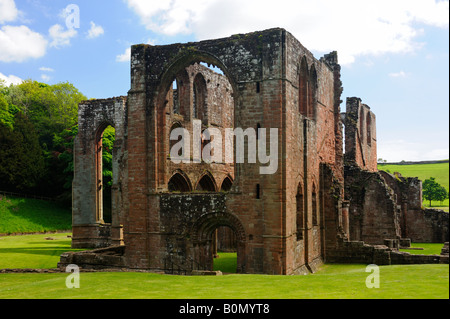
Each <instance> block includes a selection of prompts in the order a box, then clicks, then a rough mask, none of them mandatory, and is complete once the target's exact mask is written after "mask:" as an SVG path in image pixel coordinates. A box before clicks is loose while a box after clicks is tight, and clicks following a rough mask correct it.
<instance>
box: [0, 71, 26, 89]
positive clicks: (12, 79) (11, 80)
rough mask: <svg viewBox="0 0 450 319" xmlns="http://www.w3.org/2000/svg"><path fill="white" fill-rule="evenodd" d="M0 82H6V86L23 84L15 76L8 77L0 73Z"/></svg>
mask: <svg viewBox="0 0 450 319" xmlns="http://www.w3.org/2000/svg"><path fill="white" fill-rule="evenodd" d="M0 80H3V81H5V83H4V84H5V85H6V86H10V85H11V84H15V85H16V84H20V83H22V81H23V80H22V79H21V78H19V77H18V76H15V75H9V76H6V75H4V74H3V73H0Z"/></svg>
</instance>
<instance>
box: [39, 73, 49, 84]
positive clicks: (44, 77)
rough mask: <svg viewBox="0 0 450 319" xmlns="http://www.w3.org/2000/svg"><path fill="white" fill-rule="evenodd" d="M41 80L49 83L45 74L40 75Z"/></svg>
mask: <svg viewBox="0 0 450 319" xmlns="http://www.w3.org/2000/svg"><path fill="white" fill-rule="evenodd" d="M41 79H42V81H44V82H48V81H50V79H51V77H50V76H49V75H47V74H41Z"/></svg>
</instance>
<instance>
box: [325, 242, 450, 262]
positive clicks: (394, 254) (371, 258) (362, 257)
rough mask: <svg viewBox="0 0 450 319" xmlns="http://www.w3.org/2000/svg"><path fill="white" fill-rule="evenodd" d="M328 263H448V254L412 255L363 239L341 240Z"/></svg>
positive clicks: (328, 256)
mask: <svg viewBox="0 0 450 319" xmlns="http://www.w3.org/2000/svg"><path fill="white" fill-rule="evenodd" d="M326 257H327V258H326V262H327V263H361V264H376V265H407V264H439V263H446V264H448V263H449V261H448V255H412V254H410V253H407V252H401V251H398V250H395V249H390V248H389V247H387V246H384V245H367V244H365V243H364V242H362V241H348V242H340V243H339V244H338V248H337V249H336V250H334V251H333V252H329V253H328V254H327V256H326Z"/></svg>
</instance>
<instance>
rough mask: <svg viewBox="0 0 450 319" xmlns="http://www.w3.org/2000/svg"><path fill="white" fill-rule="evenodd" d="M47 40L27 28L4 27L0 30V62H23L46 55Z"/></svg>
mask: <svg viewBox="0 0 450 319" xmlns="http://www.w3.org/2000/svg"><path fill="white" fill-rule="evenodd" d="M46 49H47V40H46V39H45V38H44V37H43V36H42V35H41V34H39V33H37V32H34V31H32V30H30V29H29V28H28V27H26V26H23V25H22V26H9V25H6V26H3V27H2V28H1V29H0V61H1V62H23V61H25V60H28V59H30V58H34V59H36V58H40V57H42V56H44V55H45V52H46Z"/></svg>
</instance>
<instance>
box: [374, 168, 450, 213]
mask: <svg viewBox="0 0 450 319" xmlns="http://www.w3.org/2000/svg"><path fill="white" fill-rule="evenodd" d="M378 169H379V170H382V171H386V172H388V173H391V174H394V172H399V173H400V174H402V175H403V176H404V177H418V178H419V179H420V180H422V181H424V180H426V179H428V178H430V177H434V178H436V181H437V182H438V183H439V184H441V185H442V186H444V187H445V188H446V189H447V191H448V190H449V163H437V164H412V165H385V164H378ZM423 204H424V206H425V207H430V205H429V202H428V201H424V202H423ZM431 207H436V208H440V209H444V210H446V211H448V207H449V200H448V199H447V200H445V201H444V202H442V203H441V202H437V201H432V202H431Z"/></svg>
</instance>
